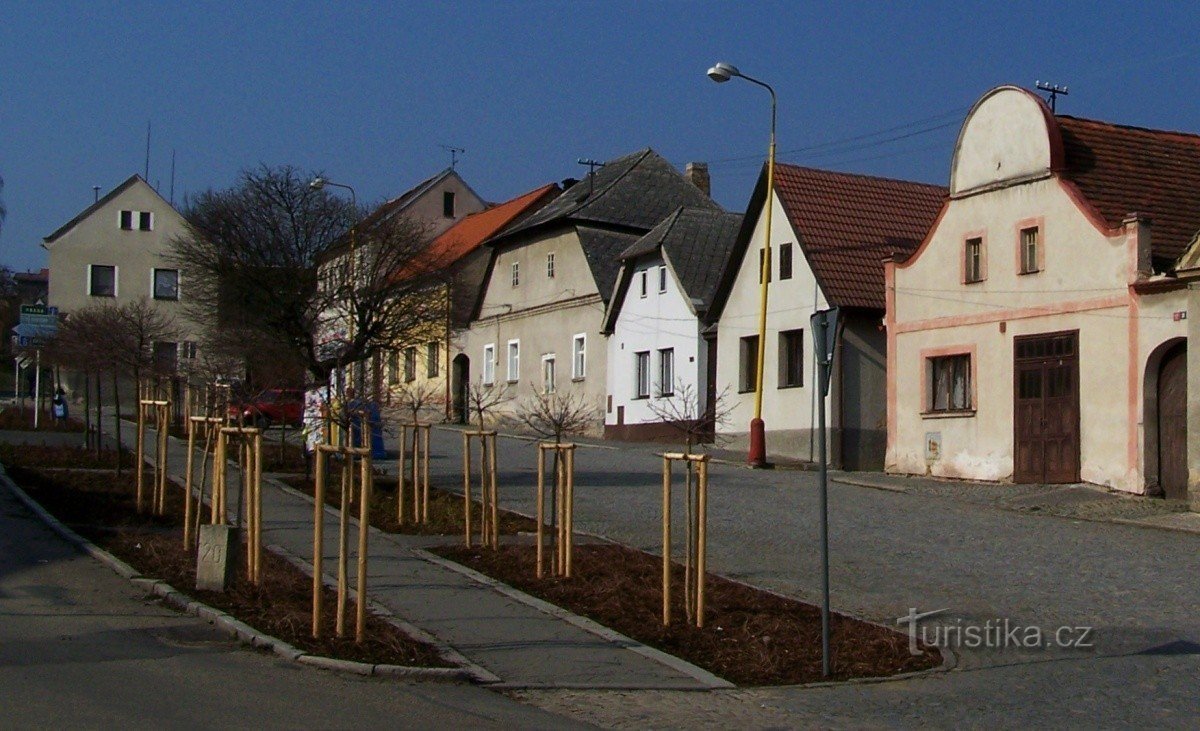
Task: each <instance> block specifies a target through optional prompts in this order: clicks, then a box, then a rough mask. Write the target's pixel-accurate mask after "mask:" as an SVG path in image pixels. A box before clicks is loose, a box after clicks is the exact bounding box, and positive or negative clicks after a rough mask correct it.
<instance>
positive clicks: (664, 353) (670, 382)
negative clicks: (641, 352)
mask: <svg viewBox="0 0 1200 731" xmlns="http://www.w3.org/2000/svg"><path fill="white" fill-rule="evenodd" d="M674 395H675V349H674V348H659V350H658V396H659V398H670V397H671V396H674Z"/></svg>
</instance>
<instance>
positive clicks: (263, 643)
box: [0, 464, 499, 683]
mask: <svg viewBox="0 0 1200 731" xmlns="http://www.w3.org/2000/svg"><path fill="white" fill-rule="evenodd" d="M0 484H2V485H4V487H5V488H6V489H8V491H9V492H10V493H11V494H12V495H13V496H15V497H16V498H17V500H18V501H20V502H21V503H22V504H23V505H24V506H25V507H26V508H27V509H28V510H29V511H30V512H32V513H33V514H34V515H36V516H37V518H38V519H39V520H41V521H42V522H43V523H45V524H46V526H47V527H48V528H50V530H51V531H52V532H54V533H56V534H57V535H58V536H59V537H60V538H62V539H63V540H65V541H66V542H67V543H69V544H70V545H72V546H73V547H74V548H76V549H77V550H78V551H79V552H80V553H82V554H85V555H89V556H91V557H92V558H94V559H96V560H97V561H99V562H100V563H102V564H104V565H105V566H107V567H108V568H109V569H111V570H112V571H113V572H114V573H116V574H118V575H120V576H121V577H122V578H125V579H127V580H128V581H129V582H130V583H131V584H133V585H134V586H137V587H139V588H141V589H142V590H144V591H145V592H146V593H147V594H152V595H155V596H158V597H159V598H161V599H162V600H163V603H164V604H168V605H170V606H172V607H175V608H176V609H178V610H180V611H182V612H183V613H185V614H191V615H193V616H195V617H197V618H198V619H201V620H203V621H205V622H208V623H209V624H212V625H213V626H214V627H217V628H219V629H221V630H224V631H225V632H227V633H228V634H229V635H231V636H233V637H236V638H237V640H238V641H239V642H241V643H242V644H244V645H247V646H249V647H257V648H262V649H270V650H272V651H273V652H275V654H276V655H279V656H280V657H282V658H283V659H285V660H289V661H292V662H298V663H301V664H304V665H311V666H313V667H318V668H322V669H325V670H335V671H341V672H350V673H354V674H357V675H368V676H377V677H385V678H396V679H405V680H443V681H469V682H476V683H489V682H496V681H498V680H499V678H496V677H495V676H494V675H491V674H490V673H487V671H483V672H482V673H481V674H478V675H477V674H476V673H475V672H473V670H474V668H478V666H474V665H472V666H471V667H457V668H421V667H410V666H406V665H387V664H378V665H376V664H370V663H361V662H355V661H351V660H338V659H335V658H330V657H324V656H321V655H311V654H308V653H306V652H304V651H302V650H300V649H299V648H297V647H295V646H293V645H291V644H290V643H287V642H284V641H283V640H281V639H279V638H278V637H275V636H273V635H269V634H266V633H265V632H260V631H259V630H256V629H255V628H253V627H251V626H250V625H248V624H246V623H245V622H242V621H241V620H239V619H236V618H234V617H233V616H231V615H229V614H227V613H225V612H223V611H221V610H219V609H216V608H215V607H211V606H209V605H207V604H204V603H202V602H199V601H196V600H194V599H192V598H191V597H189V596H188V595H187V594H184V593H183V592H181V591H179V590H177V589H175V588H174V587H172V586H171V585H170V584H168V583H167V582H165V581H161V580H159V579H155V578H153V577H149V576H144V575H142V574H140V573H139V572H138V571H137V570H136V569H134V568H133V567H132V566H130V565H129V564H127V563H125V562H124V561H122V560H121V559H119V558H117V557H116V556H114V555H113V554H111V553H109V552H108V551H106V550H104V549H103V548H100V547H99V546H97V545H96V544H94V543H92V542H91V541H89V540H87V539H86V538H84V537H83V536H81V535H79V534H78V533H76V532H75V531H73V530H71V528H69V527H67V526H66V525H65V524H64V523H63V522H62V521H60V520H59V519H58V518H56V517H54V516H53V515H51V514H50V513H49V512H48V511H47V510H46V509H45V508H44V507H42V505H41V503H39V502H37V501H36V500H34V499H33V498H32V497H30V496H29V494H28V493H26V492H25V491H24V490H22V489H21V488H20V486H19V485H17V483H16V482H14V481H13V480H12V478H11V477H9V476H8V473H7V471H5V469H4V466H3V465H2V464H0ZM310 575H311V571H310ZM397 626H401V625H397ZM401 628H402V629H403V627H401ZM426 634H427V633H426ZM414 639H423V638H419V637H416V638H414ZM438 645H444V643H435V646H438ZM440 649H441V648H440V647H439V651H440ZM439 654H440V652H439ZM455 654H457V653H455ZM459 657H461V655H459ZM443 659H446V658H444V657H443ZM464 660H465V658H464ZM479 670H482V668H479ZM486 676H491V678H495V680H490V679H488V678H487V677H486Z"/></svg>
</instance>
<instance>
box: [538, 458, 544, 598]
mask: <svg viewBox="0 0 1200 731" xmlns="http://www.w3.org/2000/svg"><path fill="white" fill-rule="evenodd" d="M537 455H538V460H537V577H538V578H539V579H540V578H542V577H543V576H544V575H545V552H546V547H545V545H544V544H545V538H544V535H545V532H546V531H545V526H544V523H545V522H546V445H544V444H539V445H538V452H537Z"/></svg>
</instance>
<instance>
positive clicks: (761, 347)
mask: <svg viewBox="0 0 1200 731" xmlns="http://www.w3.org/2000/svg"><path fill="white" fill-rule="evenodd" d="M734 77H737V78H739V79H745V80H746V81H749V82H750V83H751V84H755V85H757V86H761V87H762V88H764V89H766V90H767V91H769V92H770V93H771V144H770V146H769V147H768V148H767V203H766V206H767V230H766V235H765V236H764V237H763V247H762V251H761V253H760V254H759V267H758V279H759V300H758V359H757V364H756V369H755V378H754V418H753V419H751V420H750V454H749V456H748V458H747V461H748V462H749V463H750V466H752V467H765V466H766V464H767V436H766V427H765V425H764V424H763V419H762V402H763V362H764V360H765V358H766V347H767V284H768V282H769V281H770V279H771V213H772V211H773V210H774V208H775V205H774V199H775V107H776V99H775V89H773V88H771V85H770V84H768V83H766V82H764V81H759V80H758V79H755V78H753V77H751V76H747V75H745V74H743V73H742V72H741V71H738V70H737V67H736V66H733V65H731V64H727V63H724V62H722V63H718V64H716V65H715V66H713V67H712V68H710V69H709V70H708V78H710V79H712V80H713V81H715V82H717V83H718V84H723V83H725V82H726V81H729V80H730V79H732V78H734Z"/></svg>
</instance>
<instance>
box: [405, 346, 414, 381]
mask: <svg viewBox="0 0 1200 731" xmlns="http://www.w3.org/2000/svg"><path fill="white" fill-rule="evenodd" d="M404 380H405V381H406V382H408V381H415V380H417V349H416V348H415V347H413V346H411V345H410V346H408V347H407V348H405V349H404Z"/></svg>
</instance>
